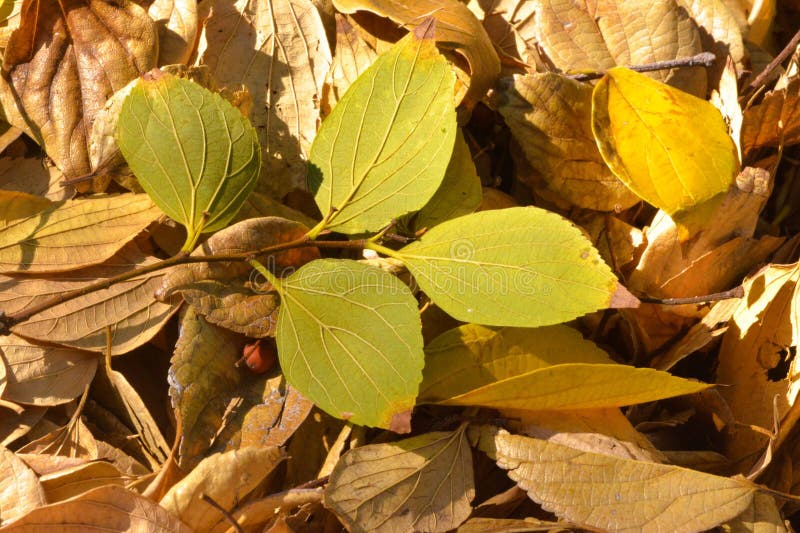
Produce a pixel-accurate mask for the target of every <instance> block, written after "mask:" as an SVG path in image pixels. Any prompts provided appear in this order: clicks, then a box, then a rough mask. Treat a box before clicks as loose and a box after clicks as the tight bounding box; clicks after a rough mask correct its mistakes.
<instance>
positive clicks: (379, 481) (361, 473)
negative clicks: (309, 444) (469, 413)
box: [325, 424, 475, 533]
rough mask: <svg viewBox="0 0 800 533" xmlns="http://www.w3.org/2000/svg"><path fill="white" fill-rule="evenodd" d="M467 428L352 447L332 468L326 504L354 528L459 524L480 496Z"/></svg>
mask: <svg viewBox="0 0 800 533" xmlns="http://www.w3.org/2000/svg"><path fill="white" fill-rule="evenodd" d="M465 429H466V424H465V425H463V426H462V427H461V428H459V429H458V430H456V431H453V432H439V433H425V434H423V435H419V436H416V437H412V438H410V439H405V440H401V441H397V442H392V443H386V444H370V445H367V446H361V447H359V448H356V449H354V450H351V451H350V452H348V453H346V454H345V455H344V456H343V457H342V458H341V460H340V461H339V462H338V463H337V465H336V468H334V470H333V472H332V473H331V477H330V482H329V483H328V486H327V488H326V489H325V505H326V506H327V507H329V508H331V509H332V510H333V511H334V512H335V513H336V514H337V515H338V516H339V518H340V519H341V520H342V521H343V522H344V524H345V525H346V526H347V528H348V530H350V531H353V532H367V531H376V532H383V531H412V530H413V531H430V532H431V533H434V532H440V531H449V530H451V529H453V528H455V527H457V526H458V525H459V524H461V522H463V521H464V520H466V518H467V517H468V516H469V514H470V512H471V511H472V506H471V505H470V502H471V501H472V499H473V498H474V497H475V487H474V484H473V483H474V481H473V467H472V453H471V450H470V447H469V444H468V442H467V439H466V435H465Z"/></svg>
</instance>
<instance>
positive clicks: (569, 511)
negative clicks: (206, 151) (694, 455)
mask: <svg viewBox="0 0 800 533" xmlns="http://www.w3.org/2000/svg"><path fill="white" fill-rule="evenodd" d="M479 439H480V440H479V447H480V448H481V449H482V450H483V451H485V452H486V453H487V454H488V455H489V456H490V457H492V458H493V459H495V460H496V461H497V465H498V466H499V467H500V468H503V469H505V470H508V475H509V477H510V478H511V479H513V480H514V481H516V482H517V484H518V485H519V486H520V487H521V488H523V489H525V490H526V491H527V492H528V496H530V498H531V499H532V500H534V501H536V502H538V503H540V504H541V505H542V507H543V508H544V509H545V510H547V511H552V512H554V513H555V514H556V515H557V516H559V517H560V518H563V519H565V520H569V521H571V522H574V523H577V524H583V525H588V526H592V527H597V528H601V529H604V530H609V531H615V532H634V531H636V532H645V533H647V532H656V531H670V532H672V533H684V532H685V533H693V532H695V531H705V530H707V529H710V528H713V527H715V526H717V525H719V524H721V523H723V522H726V521H728V520H730V519H732V518H734V517H736V516H737V515H739V514H740V513H741V512H742V511H744V510H745V509H747V508H748V507H749V506H750V503H751V502H752V500H753V494H754V493H755V491H756V488H755V486H754V485H752V484H751V483H749V482H747V481H745V480H737V479H730V478H724V477H718V476H713V475H711V474H705V473H702V472H697V471H694V470H689V469H686V468H681V467H677V466H672V465H661V464H656V463H648V462H644V461H633V460H630V459H619V458H617V457H610V456H607V455H599V454H594V453H589V452H584V451H580V450H576V449H574V448H570V447H567V446H562V445H560V444H555V443H552V442H547V441H543V440H539V439H532V438H529V437H522V436H519V435H511V434H509V433H508V432H506V431H504V430H498V429H496V428H492V429H486V428H483V431H481V434H480V437H479Z"/></svg>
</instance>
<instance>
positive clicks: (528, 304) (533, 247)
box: [393, 207, 636, 327]
mask: <svg viewBox="0 0 800 533" xmlns="http://www.w3.org/2000/svg"><path fill="white" fill-rule="evenodd" d="M393 255H396V257H397V258H398V259H400V260H402V261H403V262H404V263H405V265H406V266H407V267H408V269H409V270H410V271H411V273H412V274H413V275H414V278H415V279H416V280H417V282H418V283H419V285H420V287H421V288H422V290H424V291H425V292H426V293H427V294H428V296H430V297H431V299H432V300H433V301H434V302H435V303H436V304H437V305H439V307H441V308H442V309H444V310H445V311H446V312H447V313H449V314H450V315H452V316H453V317H454V318H456V319H458V320H462V321H465V322H474V323H478V324H488V325H495V326H523V327H534V326H542V325H548V324H556V323H560V322H565V321H567V320H571V319H573V318H576V317H578V316H581V315H583V314H586V313H590V312H592V311H596V310H598V309H603V308H606V307H612V306H630V305H635V304H636V299H635V298H633V297H632V296H630V295H629V294H628V293H627V291H625V290H624V289H621V287H620V285H619V283H618V282H617V280H616V278H615V277H614V275H613V274H612V272H611V269H610V268H609V267H608V266H607V265H606V264H605V263H604V262H603V261H602V259H600V256H599V254H598V253H597V250H595V248H594V247H593V246H592V244H591V243H590V242H589V240H588V239H586V237H584V235H583V233H582V232H581V230H580V229H578V228H577V227H575V226H574V225H572V224H571V223H570V222H568V221H567V220H565V219H563V218H561V217H560V216H558V215H556V214H554V213H551V212H548V211H545V210H543V209H539V208H536V207H516V208H510V209H500V210H494V211H483V212H479V213H474V214H471V215H466V216H463V217H459V218H456V219H453V220H450V221H447V222H444V223H442V224H439V225H438V226H436V227H434V228H432V229H431V230H429V231H428V232H427V233H425V234H424V235H423V236H422V237H421V238H420V239H419V240H418V241H416V242H413V243H411V244H409V245H408V246H406V247H404V248H402V249H401V250H399V251H398V252H396V253H395V254H393Z"/></svg>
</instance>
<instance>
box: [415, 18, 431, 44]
mask: <svg viewBox="0 0 800 533" xmlns="http://www.w3.org/2000/svg"><path fill="white" fill-rule="evenodd" d="M413 33H414V37H416V38H417V39H418V40H420V41H422V40H424V39H433V38H434V35H436V19H435V18H433V17H428V18H426V19H425V20H424V21H423V22H422V24H420V25H419V26H417V27H416V28H414V31H413Z"/></svg>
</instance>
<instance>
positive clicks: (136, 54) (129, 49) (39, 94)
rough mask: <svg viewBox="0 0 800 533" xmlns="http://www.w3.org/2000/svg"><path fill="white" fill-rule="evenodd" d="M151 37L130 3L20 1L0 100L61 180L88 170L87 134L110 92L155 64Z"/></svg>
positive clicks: (151, 28) (142, 14) (147, 21)
mask: <svg viewBox="0 0 800 533" xmlns="http://www.w3.org/2000/svg"><path fill="white" fill-rule="evenodd" d="M157 51H158V38H157V35H156V28H155V24H154V22H153V21H152V19H151V18H150V17H149V16H148V15H147V12H146V11H145V10H144V9H143V8H142V7H140V6H139V5H137V4H135V3H134V2H127V1H126V2H112V1H107V0H64V1H61V2H50V1H42V0H25V2H24V3H23V6H22V12H21V23H20V27H19V29H18V30H17V31H15V32H14V33H13V34H12V36H11V38H10V40H9V44H8V48H6V53H5V57H4V58H3V72H4V74H5V76H4V81H3V82H2V84H1V85H0V87H2V90H1V91H0V95H1V96H0V98H2V102H3V107H4V108H5V109H6V115H7V118H8V120H9V121H10V122H11V123H12V124H13V125H15V126H17V127H19V128H21V129H23V130H25V131H26V132H28V133H30V134H31V136H32V137H33V138H34V139H36V140H37V141H38V142H39V143H40V144H41V145H42V146H43V147H44V149H45V151H46V152H47V155H48V156H50V158H52V159H53V161H55V163H56V165H57V166H58V167H59V168H60V169H61V170H62V172H64V175H65V176H66V177H67V178H76V177H79V176H83V175H86V174H89V173H91V172H92V171H93V170H94V169H92V168H91V165H90V163H89V156H88V133H89V131H90V129H91V126H92V121H93V120H94V116H95V114H96V113H97V111H99V110H100V109H101V108H102V107H103V105H104V104H105V102H106V99H108V98H109V97H110V96H111V95H112V94H113V93H114V92H115V91H116V90H118V89H120V88H122V87H123V86H124V85H125V84H127V83H128V82H129V81H131V80H132V79H134V78H136V77H137V76H139V75H140V74H141V73H144V72H147V71H149V70H150V69H152V68H153V67H154V66H155V62H156V54H157Z"/></svg>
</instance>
